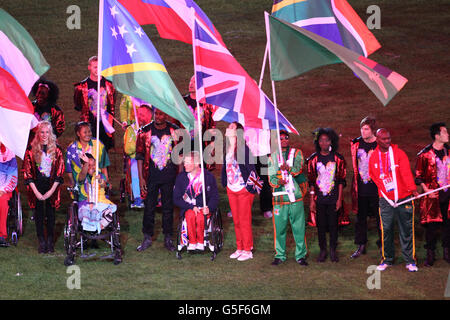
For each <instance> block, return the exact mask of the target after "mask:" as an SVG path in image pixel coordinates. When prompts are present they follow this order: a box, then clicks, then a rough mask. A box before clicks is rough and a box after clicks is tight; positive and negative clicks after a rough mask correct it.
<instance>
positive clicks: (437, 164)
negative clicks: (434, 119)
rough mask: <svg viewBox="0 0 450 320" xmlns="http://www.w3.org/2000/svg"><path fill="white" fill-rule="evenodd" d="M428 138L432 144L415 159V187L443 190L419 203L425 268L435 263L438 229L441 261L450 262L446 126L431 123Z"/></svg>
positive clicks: (449, 165)
mask: <svg viewBox="0 0 450 320" xmlns="http://www.w3.org/2000/svg"><path fill="white" fill-rule="evenodd" d="M430 136H431V138H432V139H433V142H432V143H431V144H429V145H428V146H426V147H425V148H424V149H422V151H420V152H419V154H418V157H417V162H416V173H415V174H416V184H418V185H420V186H422V188H423V191H424V192H429V191H431V190H433V189H437V188H442V187H444V189H442V190H440V191H439V192H435V193H431V194H430V195H428V196H426V197H423V199H421V201H420V223H421V224H422V225H423V226H424V227H425V239H426V244H425V248H426V249H427V257H426V260H425V266H426V267H431V266H432V265H433V264H434V261H435V258H436V257H435V256H436V255H435V250H436V242H437V234H438V230H439V229H440V228H442V247H443V248H444V260H445V261H447V262H448V263H450V207H449V201H450V186H449V184H450V157H449V151H450V147H449V145H448V141H449V134H448V131H447V128H446V126H445V123H443V122H438V123H434V124H432V125H431V127H430ZM445 186H447V188H445Z"/></svg>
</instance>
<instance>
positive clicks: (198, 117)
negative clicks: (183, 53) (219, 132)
mask: <svg viewBox="0 0 450 320" xmlns="http://www.w3.org/2000/svg"><path fill="white" fill-rule="evenodd" d="M191 17H192V56H193V58H194V77H195V78H194V79H195V101H196V103H197V123H198V126H197V127H198V145H199V150H200V168H201V173H200V179H201V181H202V198H203V208H205V207H206V191H205V190H206V188H205V175H204V164H203V143H202V141H203V137H202V121H201V120H202V119H201V115H200V103H199V101H198V100H199V95H198V94H197V70H196V68H195V61H196V56H197V55H196V53H195V9H194V8H193V7H191ZM202 91H203V92H202V95H201V96H202V97H205V89H204V87H203V86H202ZM205 98H206V97H205ZM194 130H195V122H194ZM194 142H195V134H194Z"/></svg>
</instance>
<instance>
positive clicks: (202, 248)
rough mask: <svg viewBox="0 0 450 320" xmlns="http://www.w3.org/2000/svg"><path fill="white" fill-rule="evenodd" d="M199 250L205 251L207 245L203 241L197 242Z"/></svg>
mask: <svg viewBox="0 0 450 320" xmlns="http://www.w3.org/2000/svg"><path fill="white" fill-rule="evenodd" d="M197 250H200V251H204V250H205V245H204V244H203V243H197Z"/></svg>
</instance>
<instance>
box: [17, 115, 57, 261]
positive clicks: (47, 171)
mask: <svg viewBox="0 0 450 320" xmlns="http://www.w3.org/2000/svg"><path fill="white" fill-rule="evenodd" d="M64 169H65V168H64V156H63V152H62V150H61V148H60V147H59V146H58V145H57V141H56V136H55V134H54V133H53V128H52V125H51V123H50V122H48V121H42V122H40V123H39V124H38V126H37V130H36V135H35V136H34V138H33V141H32V142H31V145H30V146H29V147H28V149H27V151H26V153H25V158H24V161H23V173H24V180H25V184H26V185H27V189H28V204H29V205H30V208H31V209H34V210H35V213H34V220H35V223H36V233H37V236H38V240H39V250H38V251H39V253H47V252H49V253H52V252H54V244H53V230H54V227H55V209H57V208H59V205H60V201H61V199H60V190H59V186H60V184H62V183H63V182H64V180H63V175H64ZM45 218H47V224H46V227H47V237H45V234H44V220H45Z"/></svg>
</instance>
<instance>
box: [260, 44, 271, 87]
mask: <svg viewBox="0 0 450 320" xmlns="http://www.w3.org/2000/svg"><path fill="white" fill-rule="evenodd" d="M268 52H269V41H267V42H266V49H265V51H264V59H263V63H262V68H261V75H260V76H259V84H258V86H259V88H260V89H261V86H262V82H263V78H264V71H265V69H266V61H267V54H268Z"/></svg>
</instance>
